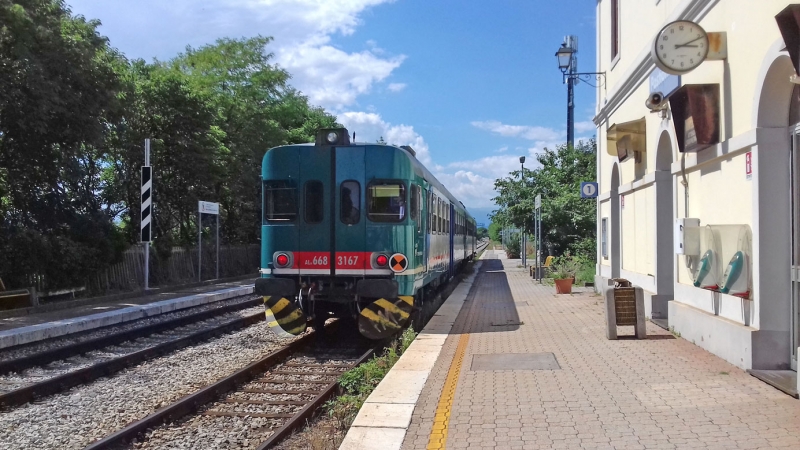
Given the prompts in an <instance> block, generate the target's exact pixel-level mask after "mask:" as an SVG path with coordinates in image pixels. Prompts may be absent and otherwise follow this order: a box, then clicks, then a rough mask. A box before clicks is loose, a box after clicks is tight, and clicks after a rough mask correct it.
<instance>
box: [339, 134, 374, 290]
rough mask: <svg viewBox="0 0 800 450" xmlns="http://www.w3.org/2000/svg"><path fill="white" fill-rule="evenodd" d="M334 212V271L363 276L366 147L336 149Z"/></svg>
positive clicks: (364, 267)
mask: <svg viewBox="0 0 800 450" xmlns="http://www.w3.org/2000/svg"><path fill="white" fill-rule="evenodd" d="M335 151H336V192H335V197H336V198H335V203H334V204H335V208H334V209H335V211H334V233H333V236H332V239H334V245H335V247H336V254H335V255H334V256H335V258H336V260H335V261H334V263H335V268H336V273H337V274H338V275H352V276H363V275H364V274H365V269H366V268H368V267H369V264H370V262H369V261H367V257H368V256H367V252H366V250H367V248H366V214H365V204H366V201H365V199H366V197H365V193H366V191H365V189H366V186H364V180H365V177H366V170H365V167H366V166H365V147H337V148H336V150H335Z"/></svg>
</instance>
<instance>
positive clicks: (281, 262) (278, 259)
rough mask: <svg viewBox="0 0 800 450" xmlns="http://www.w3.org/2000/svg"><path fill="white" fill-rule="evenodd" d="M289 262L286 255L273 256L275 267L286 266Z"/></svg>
mask: <svg viewBox="0 0 800 450" xmlns="http://www.w3.org/2000/svg"><path fill="white" fill-rule="evenodd" d="M289 261H290V260H289V255H287V254H286V253H278V255H277V256H275V265H276V266H278V267H286V266H288V265H289Z"/></svg>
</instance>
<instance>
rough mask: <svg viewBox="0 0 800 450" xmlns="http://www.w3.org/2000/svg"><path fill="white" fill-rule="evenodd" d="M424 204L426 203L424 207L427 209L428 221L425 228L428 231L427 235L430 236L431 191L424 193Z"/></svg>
mask: <svg viewBox="0 0 800 450" xmlns="http://www.w3.org/2000/svg"><path fill="white" fill-rule="evenodd" d="M425 202H426V203H425V206H426V209H427V214H426V217H427V219H428V223H427V225H425V227H426V228H427V230H428V234H431V191H429V190H426V191H425Z"/></svg>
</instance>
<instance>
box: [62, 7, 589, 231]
mask: <svg viewBox="0 0 800 450" xmlns="http://www.w3.org/2000/svg"><path fill="white" fill-rule="evenodd" d="M66 1H67V3H68V4H69V5H70V7H71V8H72V11H73V13H75V14H82V15H84V16H86V17H87V18H89V19H99V20H100V21H101V22H102V23H103V25H102V26H101V28H100V32H101V33H103V34H104V35H106V36H108V37H109V39H110V41H111V45H112V46H114V47H116V48H118V49H120V50H121V51H122V52H123V53H125V55H126V56H128V58H144V59H146V60H152V59H153V58H158V59H161V60H165V59H169V58H171V57H173V56H175V55H176V54H177V53H179V52H181V51H183V50H184V49H185V47H186V46H187V45H191V46H193V47H199V46H202V45H204V44H208V43H213V42H214V40H216V39H217V38H220V37H234V38H238V37H249V36H255V35H259V34H260V35H262V36H272V37H274V38H275V40H274V42H273V43H272V44H270V50H271V51H272V52H274V53H275V61H276V62H277V63H278V64H279V65H281V66H282V67H284V68H285V69H287V70H288V71H289V72H290V73H291V74H292V80H291V81H290V83H291V84H292V85H293V86H294V87H296V88H298V89H299V90H301V91H302V92H303V93H304V94H305V95H307V96H308V97H309V100H310V101H311V103H312V104H316V105H320V106H323V107H324V108H326V109H327V110H328V111H330V112H331V113H333V114H335V115H336V116H337V117H338V119H339V122H341V123H343V124H345V125H346V126H347V127H348V129H350V131H351V132H352V131H355V132H356V138H357V140H358V141H362V140H364V141H375V140H377V139H378V138H379V137H381V136H383V138H384V139H385V140H386V141H387V142H389V143H391V144H397V145H411V146H412V147H414V148H415V149H416V150H417V153H418V157H419V159H420V160H421V161H423V162H424V163H425V164H426V165H427V166H428V167H429V168H430V169H431V170H432V171H433V173H434V174H435V175H436V177H437V178H439V180H440V181H442V182H443V183H444V184H445V186H447V188H448V189H449V190H450V191H451V192H453V194H455V195H456V196H457V197H458V198H459V199H461V200H462V201H463V202H464V204H465V205H466V206H467V207H468V208H469V209H470V211H471V212H472V213H473V214H474V215H475V217H476V218H477V219H478V221H479V222H485V223H486V224H487V225H488V223H489V220H488V218H487V214H488V213H489V212H490V211H491V210H492V209H494V207H493V204H492V202H491V198H492V197H493V196H494V195H495V194H494V191H493V182H494V180H495V179H496V178H498V177H502V176H505V175H507V174H508V172H509V171H511V170H515V169H517V168H518V167H519V156H521V155H525V156H526V157H527V158H528V162H529V164H526V167H532V166H533V161H534V158H533V157H534V155H535V154H536V152H537V151H540V150H541V149H542V148H544V147H548V148H552V147H554V146H555V145H557V144H559V143H563V142H565V141H566V114H567V113H566V96H567V88H566V85H564V84H562V79H561V73H560V71H559V70H558V67H557V63H556V58H555V56H554V54H555V51H556V50H557V49H558V47H559V45H560V44H561V42H562V41H563V38H564V36H565V35H567V34H574V35H577V36H578V39H579V51H578V60H579V69H580V70H581V71H588V72H591V71H594V66H595V35H594V33H595V9H594V8H595V2H594V1H590V0H561V1H549V0H495V1H491V2H490V1H487V0H394V1H392V0H237V1H234V0H170V1H166V2H165V1H163V0H157V1H156V0H139V1H136V2H131V1H101V0H66ZM594 108H595V90H594V88H592V87H591V86H589V85H587V84H583V83H581V84H578V85H577V86H576V88H575V122H576V133H575V136H576V141H577V140H579V139H581V138H588V137H591V136H592V135H594V127H593V125H592V124H591V122H590V121H591V118H592V116H593V115H594Z"/></svg>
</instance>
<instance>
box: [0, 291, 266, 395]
mask: <svg viewBox="0 0 800 450" xmlns="http://www.w3.org/2000/svg"><path fill="white" fill-rule="evenodd" d="M260 305H261V300H260V298H259V299H249V300H246V301H243V302H235V303H229V304H226V305H225V306H222V307H218V308H213V309H206V310H204V311H201V312H197V313H193V314H188V315H183V316H181V317H177V318H174V319H170V320H165V321H159V322H156V323H151V324H147V325H144V326H139V327H134V328H131V329H126V330H124V331H121V332H116V333H114V332H112V333H111V334H107V335H104V336H99V337H94V338H91V339H86V340H80V341H77V342H73V343H70V344H67V345H60V346H54V347H53V348H50V349H46V350H42V351H39V352H35V353H31V354H26V355H23V356H18V357H15V358H10V359H5V360H2V361H0V406H2V407H4V408H10V407H14V406H19V405H22V404H25V403H27V402H30V401H33V400H35V399H37V398H41V397H44V396H48V395H53V394H56V393H59V392H63V391H65V390H67V389H70V388H72V387H74V386H78V385H80V384H84V383H88V382H90V381H93V380H96V379H98V378H100V377H104V376H108V375H111V374H113V373H115V372H118V371H120V370H123V369H125V368H127V367H131V366H133V365H136V364H139V363H141V362H143V361H147V360H149V359H153V358H156V357H158V356H161V355H164V354H166V353H169V352H173V351H175V350H177V349H180V348H184V347H187V346H190V345H193V344H195V343H198V342H202V341H205V340H208V339H211V338H213V337H216V336H219V335H221V334H224V333H229V332H231V331H235V330H238V329H241V328H244V327H247V326H249V325H251V324H254V323H256V322H258V321H261V320H264V312H263V308H262V307H261V306H260Z"/></svg>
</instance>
